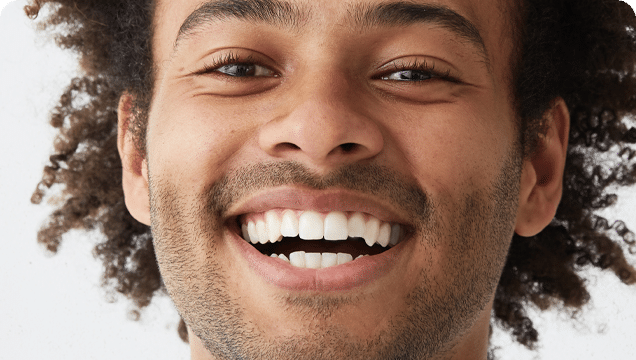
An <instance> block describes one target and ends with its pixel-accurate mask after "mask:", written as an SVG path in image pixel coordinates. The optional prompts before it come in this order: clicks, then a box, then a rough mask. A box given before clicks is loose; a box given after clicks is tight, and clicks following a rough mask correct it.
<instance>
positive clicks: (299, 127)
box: [259, 75, 384, 171]
mask: <svg viewBox="0 0 636 360" xmlns="http://www.w3.org/2000/svg"><path fill="white" fill-rule="evenodd" d="M307 78H310V79H311V80H307ZM287 93H288V94H289V95H288V96H286V97H285V101H284V102H283V105H281V106H280V107H279V110H281V111H277V115H278V116H276V117H275V118H274V119H272V120H271V121H269V122H268V123H266V124H265V125H264V127H262V128H261V131H260V134H259V146H260V147H261V149H262V150H263V151H265V152H266V153H267V154H269V155H270V156H272V157H275V158H279V159H283V160H294V161H298V162H301V163H304V164H306V165H308V166H309V167H310V168H314V169H316V170H318V171H321V170H324V171H327V170H328V169H329V168H335V167H339V166H342V165H346V164H351V163H355V162H358V161H362V160H365V159H371V158H373V157H374V156H376V155H378V154H379V153H380V152H381V151H382V149H383V147H384V139H383V136H382V131H381V128H380V126H379V124H378V123H377V122H376V121H374V120H373V119H372V118H371V116H370V115H369V114H368V110H367V106H366V105H368V104H365V101H364V100H362V99H361V97H360V95H359V93H356V91H355V90H354V89H353V87H352V86H351V84H350V82H349V81H347V79H346V78H345V77H344V76H333V77H331V78H328V77H325V76H319V75H316V76H307V77H306V79H304V81H301V82H300V85H298V86H295V87H294V86H292V87H291V89H290V90H289V91H288V92H287ZM356 94H358V95H356Z"/></svg>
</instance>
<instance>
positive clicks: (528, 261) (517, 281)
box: [25, 0, 636, 349]
mask: <svg viewBox="0 0 636 360" xmlns="http://www.w3.org/2000/svg"><path fill="white" fill-rule="evenodd" d="M45 4H49V5H50V7H51V8H50V10H51V13H50V14H49V15H48V16H47V17H46V19H45V20H44V21H43V22H42V23H41V27H42V29H43V30H46V31H50V32H52V33H53V34H54V35H55V36H56V41H57V43H58V45H59V46H61V47H62V48H65V49H70V50H73V51H75V52H77V53H79V55H80V63H81V65H82V68H83V71H84V73H83V75H82V76H81V77H78V78H75V79H73V80H72V81H71V84H70V85H69V86H68V88H67V89H66V91H65V92H64V94H63V95H62V96H61V98H60V101H59V103H58V105H57V106H56V107H55V109H54V111H53V112H52V115H51V125H52V126H53V127H55V128H57V129H58V135H57V138H56V139H55V149H54V153H53V154H52V155H51V156H50V158H49V160H50V164H49V165H47V166H46V167H45V168H44V174H43V177H42V181H41V182H40V183H39V184H38V187H37V189H36V191H35V192H34V194H33V197H32V199H31V201H32V202H33V203H36V204H37V203H40V202H41V201H42V200H43V199H44V197H45V196H46V195H47V194H49V193H50V192H51V191H49V190H50V189H51V187H52V186H53V185H56V184H59V185H61V186H62V191H61V193H59V194H57V195H55V196H57V197H58V199H59V200H60V205H59V207H58V208H57V210H55V211H54V212H53V213H52V214H51V215H50V217H49V219H48V222H47V223H45V224H44V225H43V227H42V228H41V229H40V231H39V233H38V242H40V243H41V244H43V245H44V246H45V247H46V249H48V250H49V251H51V252H56V251H57V249H58V247H59V245H60V243H61V241H62V238H63V235H64V234H65V233H67V232H68V231H70V230H72V229H84V230H89V231H99V232H101V233H103V235H104V240H103V241H102V242H101V243H99V244H98V245H96V247H95V249H94V255H95V256H96V257H98V258H99V259H101V261H102V262H103V265H104V273H103V280H102V281H103V284H102V285H103V286H104V287H106V288H108V289H113V290H116V291H117V292H119V293H121V294H123V295H125V296H126V297H128V298H129V299H131V300H132V301H133V304H134V305H135V306H136V310H135V311H136V312H137V314H138V311H139V310H141V309H142V308H144V307H145V306H147V305H148V304H149V303H150V301H151V299H152V297H153V296H154V295H155V293H156V292H161V293H164V294H165V287H164V284H163V282H162V279H161V276H160V274H159V269H158V266H157V262H156V258H155V254H154V250H153V244H152V235H151V233H150V229H149V227H147V226H145V225H142V224H140V223H138V222H137V221H136V220H134V219H133V218H132V216H131V215H130V214H129V213H128V211H127V209H126V206H125V204H124V194H123V190H122V184H121V175H122V173H121V172H122V164H121V161H120V158H119V155H118V153H117V147H116V143H117V106H118V101H119V97H120V95H121V94H122V93H124V92H128V93H131V94H133V95H135V98H136V99H137V102H136V104H135V106H136V109H137V111H138V113H139V114H141V115H142V116H139V117H138V119H140V120H139V121H138V122H137V123H135V124H133V134H134V136H135V138H136V139H137V146H138V149H139V151H140V152H141V153H145V143H144V139H145V126H146V124H145V121H146V120H147V118H145V117H144V116H143V114H144V113H146V112H147V110H148V106H149V103H150V98H151V94H152V88H153V64H152V49H151V46H150V44H151V43H150V39H151V37H152V33H153V29H152V16H153V11H154V3H153V1H152V0H139V1H123V0H113V1H102V0H33V1H31V4H30V5H28V6H26V7H25V12H26V13H27V15H29V16H30V17H32V18H36V17H37V16H38V13H39V12H40V10H41V8H42V6H44V5H45ZM512 8H514V9H513V10H511V11H510V14H511V15H512V16H511V18H512V20H511V24H510V27H511V31H512V34H513V36H514V38H515V41H516V44H517V46H516V47H515V50H514V51H513V56H512V66H511V77H510V79H511V80H510V84H511V87H512V90H511V91H512V95H513V98H514V99H515V106H516V110H517V114H518V119H519V125H520V127H519V128H520V129H521V134H520V135H521V136H520V137H521V138H522V145H523V147H524V157H525V158H529V157H531V156H532V154H533V153H534V152H535V151H536V149H537V146H538V145H537V144H539V139H540V138H541V136H542V135H543V134H544V133H545V124H544V121H542V120H543V118H542V116H543V114H544V113H545V111H546V110H548V109H549V108H550V107H551V106H552V104H553V102H554V99H556V98H558V97H561V98H563V99H564V100H565V102H566V104H567V106H568V109H569V110H570V113H571V130H570V134H569V135H570V143H569V148H568V153H567V162H566V166H565V174H564V179H563V185H564V189H563V197H562V201H561V203H560V205H559V207H558V209H557V213H556V216H555V218H554V219H553V221H552V222H551V224H550V225H548V226H547V227H546V228H545V229H544V230H543V231H541V232H540V233H539V234H537V235H536V236H533V237H529V238H523V237H520V236H518V235H515V236H514V237H513V239H512V244H511V247H510V250H509V255H508V259H507V263H506V264H505V268H504V271H503V274H502V276H501V280H500V282H499V286H498V288H497V290H496V293H495V301H494V306H493V317H492V321H491V324H495V323H496V324H499V325H500V326H501V327H503V328H504V329H507V330H508V331H510V333H511V334H512V336H513V337H514V338H515V339H516V341H518V342H519V343H521V344H523V345H525V346H526V347H528V348H530V349H533V348H534V346H535V345H536V343H537V341H538V332H537V331H536V329H535V328H534V327H533V323H532V321H531V319H530V318H529V317H528V315H527V309H528V307H529V306H532V304H534V306H537V307H538V308H540V309H542V310H545V309H547V308H550V307H553V306H558V307H560V308H563V309H573V310H576V309H580V308H581V307H582V306H583V305H584V304H585V303H586V302H587V301H588V300H589V297H590V296H589V293H588V291H587V286H586V281H585V279H584V278H583V276H582V275H581V273H582V271H583V270H585V269H586V268H590V267H595V268H599V269H602V270H609V271H611V272H612V273H613V274H615V275H616V276H617V277H618V278H619V279H620V280H621V281H622V282H623V283H625V284H633V283H635V282H636V270H635V269H634V267H633V266H632V265H631V264H629V263H628V261H627V260H626V253H627V252H629V253H631V254H632V255H633V254H635V253H636V236H635V235H634V233H633V232H631V231H630V230H629V229H628V228H627V226H626V225H625V223H624V222H622V221H616V222H614V223H613V224H611V225H610V222H609V221H608V220H607V219H606V218H604V217H601V216H599V215H598V214H597V213H598V211H599V210H602V209H605V208H607V207H610V206H612V205H613V204H614V203H615V202H616V201H617V196H616V195H615V192H616V191H617V190H618V189H620V188H621V187H626V186H631V185H633V184H634V183H635V182H636V160H635V158H636V151H635V150H634V149H633V148H632V145H633V144H634V143H636V128H634V127H630V126H629V121H630V118H632V117H634V116H636V73H635V72H636V26H635V25H636V19H635V17H634V13H633V11H632V9H631V8H630V7H629V5H627V4H625V3H623V2H621V1H616V0H524V1H521V3H520V4H515V5H514V6H511V9H512ZM179 334H180V336H181V338H182V339H183V340H184V341H187V333H186V330H185V324H184V323H183V320H181V322H180V325H179Z"/></svg>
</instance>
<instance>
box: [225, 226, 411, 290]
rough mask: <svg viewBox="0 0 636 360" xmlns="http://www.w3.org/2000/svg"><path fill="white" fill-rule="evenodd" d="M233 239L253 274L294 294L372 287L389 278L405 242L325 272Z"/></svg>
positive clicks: (332, 267) (236, 237) (239, 238)
mask: <svg viewBox="0 0 636 360" xmlns="http://www.w3.org/2000/svg"><path fill="white" fill-rule="evenodd" d="M232 235H233V236H232V238H233V240H234V242H235V243H236V245H237V247H238V249H239V250H240V252H241V254H242V255H243V257H244V258H245V260H247V263H248V265H249V267H250V269H252V270H253V271H254V272H256V273H257V274H258V275H260V276H261V277H262V278H263V279H265V280H266V281H267V282H269V283H270V284H273V285H275V286H277V287H279V288H283V289H286V290H294V291H302V290H309V291H312V290H313V291H338V290H340V291H343V290H351V289H354V288H356V287H360V286H364V285H366V284H369V283H371V282H373V281H375V280H377V279H379V278H381V277H383V276H385V275H386V274H388V273H389V272H390V271H391V269H392V268H393V266H394V265H395V263H396V262H397V260H398V258H399V255H400V254H401V252H402V248H403V244H404V241H402V242H400V243H399V244H397V245H395V246H394V247H392V248H391V249H389V250H387V251H385V252H383V253H381V254H378V255H373V256H364V257H361V258H359V259H356V260H353V261H350V262H348V263H346V264H342V265H337V266H331V267H328V268H324V269H305V268H298V267H295V266H292V265H291V264H290V263H288V262H287V261H285V260H282V259H279V258H273V257H271V256H267V255H263V254H261V253H260V252H259V251H258V250H256V248H255V247H253V246H252V245H250V244H249V243H248V242H247V241H245V240H244V239H243V238H241V237H240V236H238V235H236V234H234V233H232Z"/></svg>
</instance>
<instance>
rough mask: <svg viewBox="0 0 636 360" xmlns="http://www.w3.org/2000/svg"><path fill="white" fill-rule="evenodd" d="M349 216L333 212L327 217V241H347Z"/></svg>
mask: <svg viewBox="0 0 636 360" xmlns="http://www.w3.org/2000/svg"><path fill="white" fill-rule="evenodd" d="M347 236H348V228H347V216H346V215H345V214H344V213H343V212H340V211H332V212H330V213H329V214H327V216H325V240H347Z"/></svg>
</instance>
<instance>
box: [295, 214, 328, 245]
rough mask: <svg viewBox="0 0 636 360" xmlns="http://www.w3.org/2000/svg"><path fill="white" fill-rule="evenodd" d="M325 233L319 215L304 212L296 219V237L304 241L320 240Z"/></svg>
mask: <svg viewBox="0 0 636 360" xmlns="http://www.w3.org/2000/svg"><path fill="white" fill-rule="evenodd" d="M324 233H325V225H324V222H323V221H322V217H321V216H320V213H317V212H315V211H305V212H303V213H302V214H301V215H300V218H299V219H298V236H300V238H301V239H304V240H320V239H322V237H323V235H324Z"/></svg>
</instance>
